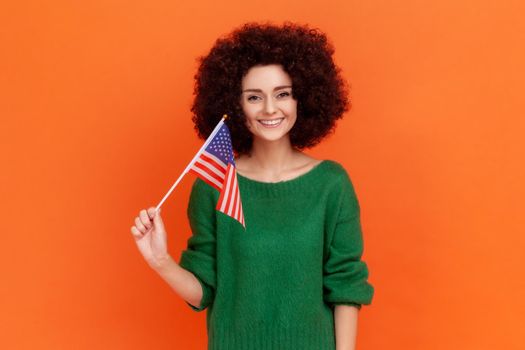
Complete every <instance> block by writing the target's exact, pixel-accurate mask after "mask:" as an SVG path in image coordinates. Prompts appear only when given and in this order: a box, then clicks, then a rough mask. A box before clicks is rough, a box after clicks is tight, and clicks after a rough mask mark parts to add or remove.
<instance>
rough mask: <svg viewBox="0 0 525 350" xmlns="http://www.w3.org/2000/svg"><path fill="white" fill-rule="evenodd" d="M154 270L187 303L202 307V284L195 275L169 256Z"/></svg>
mask: <svg viewBox="0 0 525 350" xmlns="http://www.w3.org/2000/svg"><path fill="white" fill-rule="evenodd" d="M152 268H153V270H155V272H157V273H158V274H159V275H160V277H161V278H162V279H163V280H164V281H165V282H166V283H168V284H169V286H170V287H171V288H172V289H173V290H174V291H175V292H176V293H177V294H178V295H179V296H180V297H181V298H182V299H184V300H185V301H186V302H187V303H189V304H191V305H194V306H195V305H196V306H199V305H201V300H202V296H203V291H202V288H201V284H200V283H199V281H198V280H197V278H196V277H195V275H194V274H193V273H191V272H190V271H188V270H185V269H184V268H182V267H180V266H179V264H177V263H176V262H175V261H174V260H173V259H172V258H171V256H169V255H167V256H166V257H165V258H164V259H162V260H160V261H159V262H158V264H157V265H155V266H152Z"/></svg>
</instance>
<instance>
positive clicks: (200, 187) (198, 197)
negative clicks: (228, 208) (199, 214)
mask: <svg viewBox="0 0 525 350" xmlns="http://www.w3.org/2000/svg"><path fill="white" fill-rule="evenodd" d="M218 196H219V193H218V191H217V190H216V189H215V188H213V187H212V186H211V185H209V184H207V183H206V182H205V181H204V180H202V179H201V178H200V177H196V178H195V180H194V181H193V184H192V186H191V192H190V202H209V201H213V200H215V197H218Z"/></svg>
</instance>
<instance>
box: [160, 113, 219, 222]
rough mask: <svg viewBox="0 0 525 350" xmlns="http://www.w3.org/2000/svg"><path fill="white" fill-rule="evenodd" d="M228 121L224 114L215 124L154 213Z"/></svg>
mask: <svg viewBox="0 0 525 350" xmlns="http://www.w3.org/2000/svg"><path fill="white" fill-rule="evenodd" d="M226 119H228V115H227V114H224V115H223V116H222V118H221V120H220V121H219V122H218V123H217V125H216V126H215V128H214V129H213V131H212V132H211V134H210V136H208V138H207V139H206V142H204V145H202V146H201V148H200V149H199V151H198V152H197V154H195V156H194V157H193V159H192V160H191V162H190V163H189V164H188V165H187V166H186V169H184V171H183V172H182V174H180V176H179V178H178V179H177V181H175V183H174V184H173V186H171V188H170V190H169V191H168V193H166V195H164V198H162V200H161V201H160V203H159V204H157V207H156V208H155V212H158V211H159V209H160V206H161V205H162V203H164V201H165V200H166V199H167V198H168V196H169V195H170V194H171V192H172V191H173V190H174V189H175V187H177V185H178V184H179V182H180V180H182V178H183V177H184V175H186V174H187V173H188V171H189V170H190V168H191V167H192V166H193V163H195V161H196V160H197V158H199V156H200V155H201V153H202V152H203V151H204V150H205V149H206V147H208V144H209V143H210V142H211V140H212V139H213V137H214V136H215V134H217V132H218V131H219V129H220V128H221V126H222V124H224V121H225V120H226Z"/></svg>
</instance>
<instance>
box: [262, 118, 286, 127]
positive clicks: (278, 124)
mask: <svg viewBox="0 0 525 350" xmlns="http://www.w3.org/2000/svg"><path fill="white" fill-rule="evenodd" d="M272 120H280V122H279V123H277V124H276V125H265V124H263V123H261V121H272ZM283 120H284V118H274V119H257V121H258V122H259V124H260V125H262V126H263V127H265V128H267V129H273V128H278V127H279V126H281V124H282V123H283Z"/></svg>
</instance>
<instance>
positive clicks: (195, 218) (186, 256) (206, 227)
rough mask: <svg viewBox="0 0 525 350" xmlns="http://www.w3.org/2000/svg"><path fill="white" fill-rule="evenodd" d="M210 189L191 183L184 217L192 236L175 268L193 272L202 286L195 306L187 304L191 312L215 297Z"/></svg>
mask: <svg viewBox="0 0 525 350" xmlns="http://www.w3.org/2000/svg"><path fill="white" fill-rule="evenodd" d="M214 191H215V190H214V189H213V188H212V187H211V186H209V185H208V184H206V183H205V182H204V181H202V180H201V179H199V178H197V179H196V180H195V182H194V183H193V186H192V189H191V193H190V199H189V202H188V209H187V215H188V220H189V223H190V227H191V231H192V235H191V237H190V238H189V239H188V242H187V247H186V249H185V250H183V251H182V253H181V258H180V262H179V265H180V266H181V267H183V268H184V269H186V270H188V271H190V272H191V273H193V275H194V276H195V277H196V278H197V280H198V281H199V283H200V284H201V287H202V300H201V304H200V305H199V306H194V305H192V304H190V303H188V302H187V303H186V304H188V305H189V306H190V307H191V308H192V309H193V310H194V311H197V312H198V311H202V310H204V309H206V308H207V307H208V306H209V305H210V304H211V303H212V302H213V299H214V296H215V288H216V286H217V281H216V261H215V257H216V255H215V246H216V238H215V228H216V223H215V215H216V214H215V202H216V200H217V199H216V198H215V194H214Z"/></svg>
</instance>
